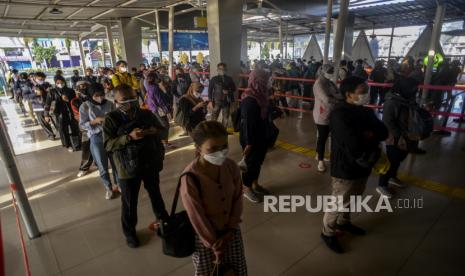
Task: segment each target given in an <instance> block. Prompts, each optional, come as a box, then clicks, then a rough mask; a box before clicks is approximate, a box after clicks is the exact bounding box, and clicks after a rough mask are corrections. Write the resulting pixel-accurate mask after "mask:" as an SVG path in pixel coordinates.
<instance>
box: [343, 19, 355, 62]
mask: <svg viewBox="0 0 465 276" xmlns="http://www.w3.org/2000/svg"><path fill="white" fill-rule="evenodd" d="M354 23H355V16H354V15H353V14H349V16H348V17H347V23H346V27H345V31H344V54H343V55H342V56H343V58H344V59H347V60H352V48H353V45H354Z"/></svg>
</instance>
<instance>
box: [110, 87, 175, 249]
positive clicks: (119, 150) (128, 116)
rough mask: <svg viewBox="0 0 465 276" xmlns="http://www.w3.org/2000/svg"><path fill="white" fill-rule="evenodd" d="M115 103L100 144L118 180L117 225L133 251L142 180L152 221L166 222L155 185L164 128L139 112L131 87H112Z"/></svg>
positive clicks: (150, 116)
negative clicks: (118, 205)
mask: <svg viewBox="0 0 465 276" xmlns="http://www.w3.org/2000/svg"><path fill="white" fill-rule="evenodd" d="M115 102H116V106H117V110H115V111H112V112H110V113H108V114H107V116H106V117H105V122H104V124H103V132H104V145H105V149H106V150H107V151H108V152H111V153H112V154H113V158H114V161H115V165H116V170H117V172H118V178H119V180H120V188H121V201H122V210H121V212H122V214H121V222H122V226H123V232H124V235H125V236H126V242H127V244H128V246H129V247H131V248H136V247H138V246H139V239H138V238H137V235H136V224H137V200H138V196H139V190H140V186H141V182H142V181H143V182H144V187H145V189H146V190H147V192H148V194H149V197H150V201H151V203H152V209H153V212H154V214H155V216H156V218H157V219H158V220H162V221H163V220H165V221H166V220H167V219H168V213H167V211H166V209H165V203H164V202H163V198H162V196H161V193H160V185H159V184H160V171H161V170H162V169H163V159H164V154H165V150H164V147H163V144H162V143H161V139H160V135H159V134H160V132H162V131H163V129H164V128H165V127H164V126H163V124H162V123H161V121H160V120H159V119H158V118H157V117H156V116H155V115H154V114H153V113H152V112H150V111H149V110H143V109H140V107H139V103H138V101H137V95H136V93H135V91H134V90H133V89H132V88H131V86H129V85H127V84H121V85H120V86H118V87H116V88H115Z"/></svg>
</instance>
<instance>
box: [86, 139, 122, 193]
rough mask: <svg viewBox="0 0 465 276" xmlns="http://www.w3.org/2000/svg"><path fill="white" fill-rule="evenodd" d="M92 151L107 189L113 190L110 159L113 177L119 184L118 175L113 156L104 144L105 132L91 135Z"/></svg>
mask: <svg viewBox="0 0 465 276" xmlns="http://www.w3.org/2000/svg"><path fill="white" fill-rule="evenodd" d="M90 152H91V153H92V157H93V158H94V160H95V164H97V167H98V170H99V172H100V177H101V178H102V181H103V185H104V186H105V188H106V189H108V190H111V189H112V185H111V180H110V174H109V173H108V161H110V163H111V167H112V171H113V178H114V179H115V181H116V182H118V184H119V180H118V175H117V172H116V169H115V165H114V163H113V158H111V156H110V155H109V154H108V153H107V151H106V150H105V147H104V146H103V134H102V133H99V134H95V135H92V137H90Z"/></svg>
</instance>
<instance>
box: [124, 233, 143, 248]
mask: <svg viewBox="0 0 465 276" xmlns="http://www.w3.org/2000/svg"><path fill="white" fill-rule="evenodd" d="M126 243H127V244H128V246H129V247H130V248H137V247H139V245H140V241H139V239H138V238H137V236H128V237H126Z"/></svg>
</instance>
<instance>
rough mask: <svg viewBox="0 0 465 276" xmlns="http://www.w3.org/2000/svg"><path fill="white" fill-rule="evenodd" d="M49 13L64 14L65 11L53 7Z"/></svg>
mask: <svg viewBox="0 0 465 276" xmlns="http://www.w3.org/2000/svg"><path fill="white" fill-rule="evenodd" d="M49 13H51V14H62V13H63V12H62V11H60V10H59V9H57V8H53V9H51V10H50V11H49Z"/></svg>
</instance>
